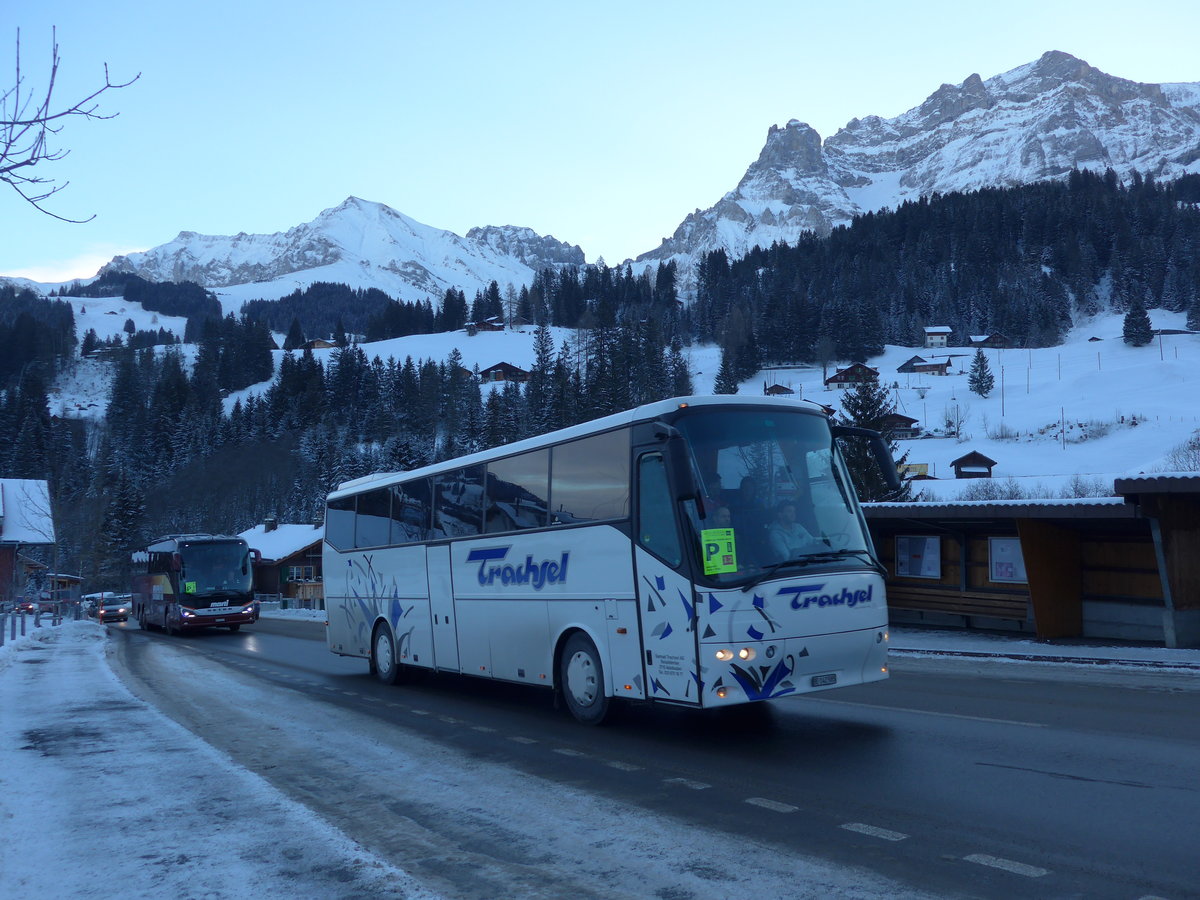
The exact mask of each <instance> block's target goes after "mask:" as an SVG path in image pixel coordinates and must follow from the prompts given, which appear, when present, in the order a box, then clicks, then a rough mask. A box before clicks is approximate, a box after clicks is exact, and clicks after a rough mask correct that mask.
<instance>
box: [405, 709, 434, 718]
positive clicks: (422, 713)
mask: <svg viewBox="0 0 1200 900" xmlns="http://www.w3.org/2000/svg"><path fill="white" fill-rule="evenodd" d="M410 712H411V713H412V714H413V715H414V716H427V715H429V710H427V709H413V710H410Z"/></svg>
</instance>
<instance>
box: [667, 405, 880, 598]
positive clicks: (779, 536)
mask: <svg viewBox="0 0 1200 900" xmlns="http://www.w3.org/2000/svg"><path fill="white" fill-rule="evenodd" d="M675 424H676V427H678V429H679V430H680V431H681V432H682V433H683V435H684V437H685V438H686V440H687V443H688V446H689V452H690V454H691V456H692V462H693V464H694V466H695V468H696V471H697V473H698V475H699V479H700V486H701V499H700V502H699V503H689V504H688V506H689V515H690V517H691V518H692V520H693V521H692V524H693V526H694V527H695V528H696V529H697V530H698V532H699V537H700V540H701V542H702V544H705V543H707V544H708V546H712V541H714V540H717V539H719V538H722V537H728V539H729V540H730V541H731V542H732V543H726V544H724V545H723V547H725V548H727V549H728V550H729V551H732V552H729V553H724V554H723V556H722V557H721V559H719V560H715V561H714V560H710V559H707V558H706V559H705V560H704V562H705V565H704V568H703V571H702V573H701V574H702V576H703V578H704V580H707V581H710V582H714V583H717V584H729V583H731V582H736V581H742V580H745V579H746V578H748V577H753V576H754V575H756V574H758V573H761V572H764V571H771V570H773V569H775V568H776V567H781V566H783V565H784V564H787V563H789V562H792V561H798V562H799V563H800V564H811V563H812V562H815V561H817V560H821V559H827V560H854V559H857V560H859V561H860V562H862V563H865V564H867V565H870V564H872V561H873V552H872V549H871V544H870V538H869V536H868V533H867V531H866V528H865V525H864V522H863V519H862V517H861V514H860V512H859V509H858V502H857V499H856V497H855V494H854V486H853V484H852V483H851V481H850V477H849V474H848V472H847V470H846V467H845V464H844V463H843V461H842V457H841V454H840V453H839V452H837V450H836V449H835V447H834V444H833V439H832V437H831V435H830V430H829V423H828V421H827V420H825V419H824V418H822V417H820V416H816V415H812V414H808V413H804V412H800V411H796V412H790V411H786V410H756V409H744V410H728V411H721V412H714V411H711V410H703V411H702V412H701V411H700V410H697V412H696V413H694V414H692V415H684V416H680V418H679V419H678V420H677V421H676V423H675ZM723 529H728V532H727V534H726V535H722V534H721V530H723ZM710 555H711V554H710Z"/></svg>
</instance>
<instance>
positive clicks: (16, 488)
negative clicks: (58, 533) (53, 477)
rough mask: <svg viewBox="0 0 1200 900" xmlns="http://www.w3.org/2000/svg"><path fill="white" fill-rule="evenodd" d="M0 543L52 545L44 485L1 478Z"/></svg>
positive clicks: (52, 522)
mask: <svg viewBox="0 0 1200 900" xmlns="http://www.w3.org/2000/svg"><path fill="white" fill-rule="evenodd" d="M0 543H5V544H53V543H54V518H53V516H51V514H50V489H49V487H48V486H47V484H46V482H45V481H38V480H35V479H30V478H0Z"/></svg>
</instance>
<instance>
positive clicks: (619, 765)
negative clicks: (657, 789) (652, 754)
mask: <svg viewBox="0 0 1200 900" xmlns="http://www.w3.org/2000/svg"><path fill="white" fill-rule="evenodd" d="M604 764H605V765H606V766H608V767H609V768H610V769H620V770H621V771H622V772H640V771H642V767H641V766H635V765H634V764H633V763H627V762H621V761H620V760H619V759H606V760H604ZM705 787H707V785H705Z"/></svg>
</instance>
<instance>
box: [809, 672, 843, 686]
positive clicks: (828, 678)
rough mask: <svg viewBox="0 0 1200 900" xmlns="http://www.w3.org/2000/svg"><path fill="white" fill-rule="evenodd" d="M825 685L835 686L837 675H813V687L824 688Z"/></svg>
mask: <svg viewBox="0 0 1200 900" xmlns="http://www.w3.org/2000/svg"><path fill="white" fill-rule="evenodd" d="M827 684H837V675H814V676H813V677H812V686H813V687H824V686H825V685H827Z"/></svg>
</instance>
